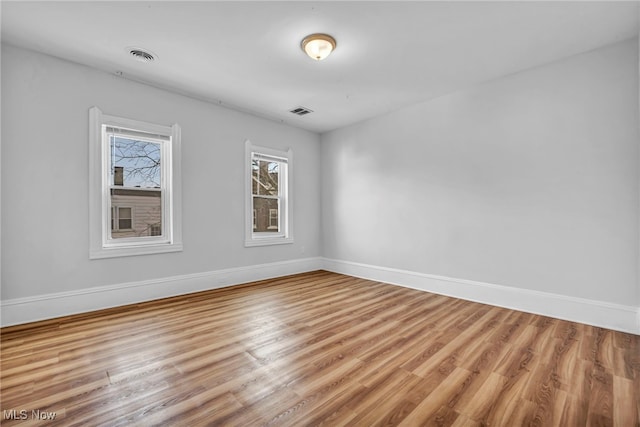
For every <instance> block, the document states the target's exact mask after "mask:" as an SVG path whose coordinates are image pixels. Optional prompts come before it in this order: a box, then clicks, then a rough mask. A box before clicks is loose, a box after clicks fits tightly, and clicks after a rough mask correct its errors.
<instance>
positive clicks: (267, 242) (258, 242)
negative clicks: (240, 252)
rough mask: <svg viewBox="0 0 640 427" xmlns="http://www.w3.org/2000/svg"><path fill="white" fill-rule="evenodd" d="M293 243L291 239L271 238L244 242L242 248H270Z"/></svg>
mask: <svg viewBox="0 0 640 427" xmlns="http://www.w3.org/2000/svg"><path fill="white" fill-rule="evenodd" d="M292 243H293V237H287V238H285V237H273V238H268V237H266V238H262V239H251V240H245V241H244V246H245V247H246V248H249V247H253V246H271V245H287V244H292Z"/></svg>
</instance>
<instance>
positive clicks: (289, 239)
mask: <svg viewBox="0 0 640 427" xmlns="http://www.w3.org/2000/svg"><path fill="white" fill-rule="evenodd" d="M254 153H256V154H259V155H261V156H263V157H271V158H273V159H274V160H277V161H279V162H281V165H284V168H282V169H284V170H279V171H278V174H279V183H278V191H279V194H278V199H279V201H280V203H279V210H280V212H279V215H278V221H279V222H280V232H278V233H274V232H257V231H254V214H253V211H254V209H253V189H252V170H251V163H252V160H253V156H254ZM244 163H245V174H244V175H245V241H244V245H245V246H246V247H251V246H267V245H280V244H289V243H293V221H292V218H293V200H292V195H291V193H292V191H291V189H292V188H293V187H292V176H293V151H292V150H291V148H289V149H288V150H286V151H281V150H276V149H273V148H267V147H260V146H257V145H254V144H252V143H251V141H249V140H247V141H246V142H245V162H244Z"/></svg>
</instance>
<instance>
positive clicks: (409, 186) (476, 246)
mask: <svg viewBox="0 0 640 427" xmlns="http://www.w3.org/2000/svg"><path fill="white" fill-rule="evenodd" d="M639 140H640V136H639V129H638V42H637V39H636V40H628V41H625V42H623V43H619V44H616V45H612V46H608V47H605V48H601V49H598V50H595V51H592V52H589V53H585V54H582V55H578V56H575V57H571V58H567V59H565V60H563V61H560V62H556V63H552V64H548V65H545V66H541V67H539V68H535V69H531V70H528V71H525V72H521V73H518V74H514V75H510V76H507V77H504V78H501V79H497V80H495V81H491V82H488V83H485V84H482V85H479V86H477V87H474V88H471V89H468V90H462V91H460V92H457V93H454V94H451V95H448V96H444V97H441V98H438V99H435V100H432V101H429V102H425V103H422V104H420V105H416V106H413V107H410V108H405V109H402V110H400V111H396V112H394V113H391V114H388V115H385V116H383V117H380V118H377V119H373V120H369V121H366V122H363V123H360V124H357V125H354V126H350V127H347V128H344V129H341V130H337V131H333V132H330V133H328V134H325V135H323V137H322V163H323V178H322V194H323V197H322V206H323V217H322V218H323V238H324V243H323V245H324V246H323V250H324V255H325V257H327V258H328V259H331V260H337V261H340V262H347V263H357V264H362V265H365V266H373V267H382V268H383V269H384V268H386V269H389V268H391V269H397V270H401V271H405V272H407V271H408V272H415V273H424V274H428V275H437V276H445V277H447V278H455V279H466V280H467V281H468V280H471V281H477V282H484V283H488V284H497V285H503V286H507V287H509V288H510V289H521V290H527V291H535V292H543V293H544V294H540V295H552V294H555V295H565V296H569V297H572V298H574V300H576V299H586V300H589V301H602V302H607V303H612V304H614V305H613V306H611V307H617V306H616V304H620V305H623V306H624V307H629V306H630V307H632V308H633V307H638V306H640V291H639V289H638V277H637V275H638V256H639V253H638V251H639V249H638V244H639V242H638V235H639V234H638V232H639V230H638V218H639V208H638V206H639V178H638V174H639ZM354 265H355V264H354ZM347 270H348V269H347ZM460 283H462V282H461V281H459V283H458V284H460ZM449 285H450V286H454V284H452V283H449ZM443 286H444V287H446V286H448V285H446V284H445V285H443ZM486 289H488V288H486ZM445 291H446V289H445ZM454 293H455V292H454ZM529 295H533V293H531V292H530V293H529ZM462 296H464V295H462ZM543 300H544V298H543ZM576 301H577V300H576ZM542 308H543V307H541V310H538V311H542V312H544V310H542ZM533 311H536V310H533ZM631 314H633V315H635V313H631ZM637 331H638V332H636V333H640V326H638V329H637Z"/></svg>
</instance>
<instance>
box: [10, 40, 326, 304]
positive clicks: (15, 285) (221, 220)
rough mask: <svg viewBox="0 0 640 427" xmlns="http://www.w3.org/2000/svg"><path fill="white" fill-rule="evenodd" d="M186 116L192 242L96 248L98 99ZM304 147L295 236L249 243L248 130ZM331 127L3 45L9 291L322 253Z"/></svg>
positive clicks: (109, 110)
mask: <svg viewBox="0 0 640 427" xmlns="http://www.w3.org/2000/svg"><path fill="white" fill-rule="evenodd" d="M94 105H95V106H97V107H99V108H100V109H101V110H102V111H103V112H104V113H105V114H110V115H116V116H121V117H127V118H132V119H137V120H143V121H148V122H152V123H158V124H164V125H171V124H173V123H179V124H180V125H181V127H182V171H183V174H182V185H183V188H182V190H183V237H184V238H183V242H184V251H183V252H180V253H170V254H160V255H146V256H137V257H130V258H114V259H102V260H89V248H88V244H89V234H88V232H89V225H88V219H89V212H88V207H89V203H88V191H89V190H88V182H87V181H88V176H89V170H88V156H89V155H88V136H89V130H88V126H89V108H90V107H91V106H94ZM246 139H250V140H251V141H252V142H253V143H254V144H257V145H261V146H268V147H273V148H277V149H286V148H287V147H292V148H293V152H294V162H295V164H294V174H295V175H294V188H293V197H294V233H295V234H294V236H295V243H294V244H293V245H278V246H271V247H256V248H245V247H244V229H243V227H244V182H245V181H244V170H245V168H244V142H245V140H246ZM319 154H320V147H319V136H318V135H316V134H314V133H311V132H307V131H303V130H300V129H295V128H291V127H288V126H284V125H280V124H277V123H274V122H271V121H268V120H264V119H261V118H257V117H254V116H250V115H247V114H244V113H240V112H236V111H232V110H229V109H225V108H221V107H218V106H215V105H213V104H209V103H206V102H200V101H197V100H194V99H191V98H187V97H184V96H180V95H177V94H173V93H169V92H167V91H163V90H159V89H156V88H152V87H149V86H146V85H142V84H139V83H134V82H130V81H127V80H124V79H122V78H118V77H115V76H113V75H109V74H107V73H102V72H100V71H97V70H94V69H91V68H87V67H83V66H80V65H76V64H73V63H70V62H66V61H62V60H59V59H56V58H52V57H50V56H46V55H41V54H37V53H34V52H30V51H26V50H23V49H18V48H15V47H11V46H4V45H3V46H2V299H3V300H6V299H12V298H20V297H27V296H33V295H41V294H49V293H60V292H66V291H77V290H81V289H85V288H91V287H96V286H102V285H111V284H119V283H127V282H135V281H141V280H150V279H155V278H162V277H169V276H176V275H182V274H191V273H199V272H207V271H215V270H220V269H225V268H232V267H242V266H251V265H256V264H262V263H271V262H278V261H284V260H291V259H297V258H307V257H315V256H319V255H320V246H319V241H320V235H319V234H320V195H319V191H318V189H319V188H320V165H319V162H318V158H319Z"/></svg>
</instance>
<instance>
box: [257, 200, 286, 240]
mask: <svg viewBox="0 0 640 427" xmlns="http://www.w3.org/2000/svg"><path fill="white" fill-rule="evenodd" d="M253 209H254V211H255V213H256V214H255V225H254V228H253V231H256V232H269V233H277V232H279V231H280V227H279V224H278V212H279V206H278V199H269V198H265V197H260V196H254V197H253Z"/></svg>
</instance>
